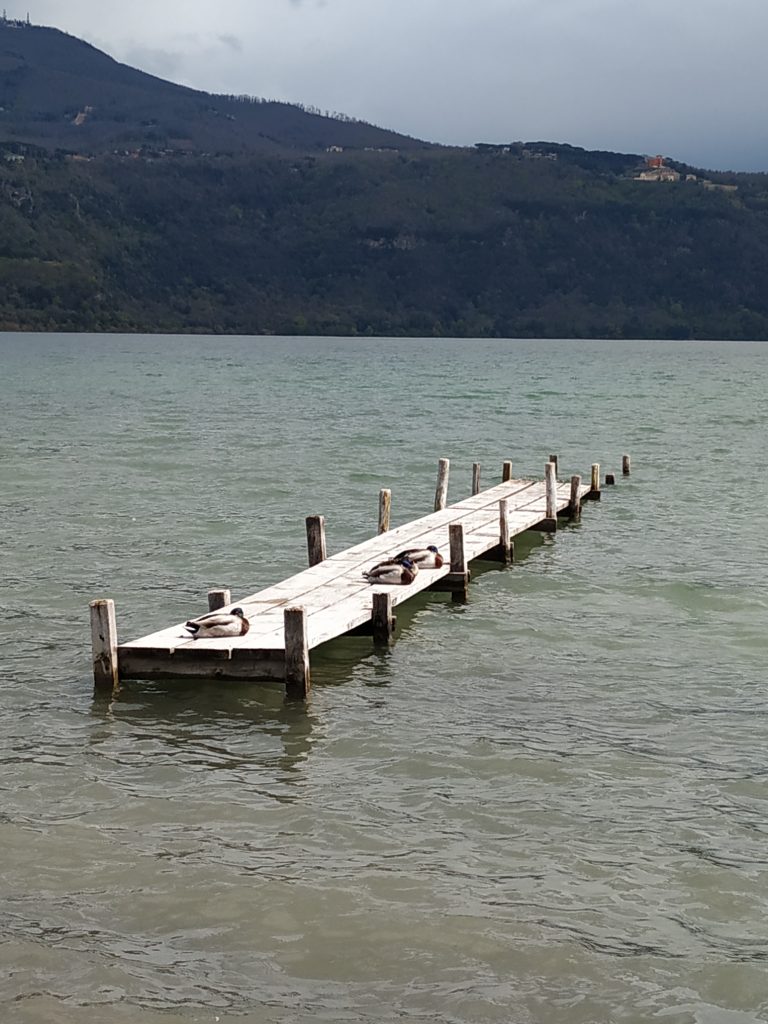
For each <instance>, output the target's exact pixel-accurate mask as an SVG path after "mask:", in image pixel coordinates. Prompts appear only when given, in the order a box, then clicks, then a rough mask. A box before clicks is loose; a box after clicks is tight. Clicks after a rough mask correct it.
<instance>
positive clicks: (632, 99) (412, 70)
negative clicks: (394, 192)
mask: <svg viewBox="0 0 768 1024" xmlns="http://www.w3.org/2000/svg"><path fill="white" fill-rule="evenodd" d="M4 6H6V7H7V10H8V15H9V16H17V17H19V16H20V17H24V16H26V13H27V10H29V14H30V17H31V20H32V21H33V22H34V23H35V24H47V25H54V26H56V27H57V28H62V29H64V30H66V31H68V32H71V33H73V34H74V35H77V36H80V37H81V38H84V39H87V40H88V41H89V42H91V43H93V44H94V45H96V46H98V47H99V48H101V49H104V50H106V51H107V52H108V53H110V54H111V55H112V56H113V57H116V58H117V59H118V60H121V61H124V62H126V63H128V64H131V65H133V66H135V67H138V68H141V69H142V70H144V71H150V72H152V73H153V74H156V75H160V76H161V77H163V78H169V79H172V80H173V81H175V82H181V83H183V84H185V85H191V86H194V87H196V88H199V89H206V90H208V91H210V92H231V93H249V94H251V95H256V96H264V97H269V98H274V99H281V100H289V101H292V102H303V103H307V104H313V105H315V106H317V107H320V108H322V109H323V110H325V109H328V110H336V111H342V112H344V113H347V114H351V115H353V116H355V117H360V118H363V119H365V120H366V121H372V122H373V123H375V124H378V125H382V126H384V127H388V128H394V129H396V130H397V131H401V132H406V133H408V134H410V135H415V136H418V137H419V138H423V139H429V140H432V141H437V142H444V143H452V144H459V145H466V144H471V143H474V142H478V141H485V142H502V141H511V140H516V139H522V140H527V141H534V140H547V141H556V142H570V143H572V144H573V145H579V146H586V147H587V148H591V149H615V150H622V151H626V152H639V153H664V154H666V155H669V156H673V157H676V158H678V159H680V160H685V161H687V162H689V163H692V164H696V165H699V166H703V167H710V168H721V169H727V168H733V169H737V170H768V129H767V128H766V116H765V107H766V96H768V81H767V79H768V60H766V57H765V46H766V39H768V0H695V2H694V0H213V2H211V3H203V2H202V0H130V3H127V4H122V3H118V2H116V0H4Z"/></svg>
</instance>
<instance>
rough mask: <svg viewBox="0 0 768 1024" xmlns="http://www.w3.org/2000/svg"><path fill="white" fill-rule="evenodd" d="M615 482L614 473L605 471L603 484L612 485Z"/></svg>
mask: <svg viewBox="0 0 768 1024" xmlns="http://www.w3.org/2000/svg"><path fill="white" fill-rule="evenodd" d="M615 483H616V474H615V473H606V474H605V486H606V487H612V486H613V485H614V484H615Z"/></svg>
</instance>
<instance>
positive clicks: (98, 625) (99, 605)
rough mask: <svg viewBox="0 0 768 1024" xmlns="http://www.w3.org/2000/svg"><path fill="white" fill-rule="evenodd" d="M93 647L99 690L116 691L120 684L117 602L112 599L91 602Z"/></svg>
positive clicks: (94, 673) (96, 681)
mask: <svg viewBox="0 0 768 1024" xmlns="http://www.w3.org/2000/svg"><path fill="white" fill-rule="evenodd" d="M91 647H92V654H93V682H94V686H95V687H96V689H98V690H114V689H116V688H117V686H118V685H119V682H120V675H119V665H118V656H117V620H116V618H115V602H114V601H112V600H111V599H110V598H106V599H104V600H98V601H91Z"/></svg>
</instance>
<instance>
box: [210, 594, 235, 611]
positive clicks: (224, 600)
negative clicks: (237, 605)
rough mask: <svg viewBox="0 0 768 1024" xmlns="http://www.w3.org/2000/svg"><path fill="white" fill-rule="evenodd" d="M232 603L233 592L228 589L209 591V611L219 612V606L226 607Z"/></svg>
mask: <svg viewBox="0 0 768 1024" xmlns="http://www.w3.org/2000/svg"><path fill="white" fill-rule="evenodd" d="M228 604H232V594H231V593H230V592H229V591H228V590H209V591H208V611H209V612H217V611H218V610H219V608H226V606H227V605H228Z"/></svg>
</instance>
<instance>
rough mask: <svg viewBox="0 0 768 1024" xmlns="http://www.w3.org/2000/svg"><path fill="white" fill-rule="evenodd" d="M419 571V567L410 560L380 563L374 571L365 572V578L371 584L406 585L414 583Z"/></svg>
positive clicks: (375, 566)
mask: <svg viewBox="0 0 768 1024" xmlns="http://www.w3.org/2000/svg"><path fill="white" fill-rule="evenodd" d="M418 571H419V567H418V565H416V564H415V563H414V562H412V561H411V560H410V558H404V559H403V560H402V561H400V562H395V561H389V562H379V564H378V565H374V567H373V568H372V569H368V570H367V572H364V573H363V576H364V577H365V578H366V579H367V580H368V582H369V583H400V584H401V585H405V584H407V583H413V581H414V580H415V579H416V573H417V572H418Z"/></svg>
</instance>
